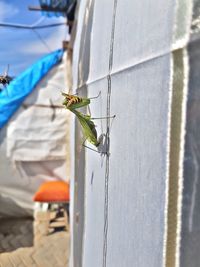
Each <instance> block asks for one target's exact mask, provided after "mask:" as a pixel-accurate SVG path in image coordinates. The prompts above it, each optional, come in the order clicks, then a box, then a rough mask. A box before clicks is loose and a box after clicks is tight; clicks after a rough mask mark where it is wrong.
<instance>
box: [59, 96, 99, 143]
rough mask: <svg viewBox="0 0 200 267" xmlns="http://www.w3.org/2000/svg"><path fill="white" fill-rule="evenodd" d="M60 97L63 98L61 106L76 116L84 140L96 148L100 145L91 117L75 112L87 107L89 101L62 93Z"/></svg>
mask: <svg viewBox="0 0 200 267" xmlns="http://www.w3.org/2000/svg"><path fill="white" fill-rule="evenodd" d="M62 95H63V96H64V97H65V99H64V101H63V105H64V106H65V107H66V108H67V109H68V110H70V111H71V112H73V113H74V114H75V115H76V117H77V119H78V120H79V122H80V124H81V126H82V130H83V134H84V136H85V138H86V140H88V142H90V143H91V144H93V145H94V146H96V147H98V146H99V144H100V143H99V141H98V139H97V131H96V128H95V125H94V122H93V121H92V120H91V116H90V115H85V114H83V113H81V112H79V111H77V110H76V109H77V108H81V107H84V106H87V105H89V104H90V99H89V98H82V97H78V96H74V95H69V94H65V93H62Z"/></svg>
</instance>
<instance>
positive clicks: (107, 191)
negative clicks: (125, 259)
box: [103, 0, 117, 267]
mask: <svg viewBox="0 0 200 267" xmlns="http://www.w3.org/2000/svg"><path fill="white" fill-rule="evenodd" d="M116 10H117V0H115V1H114V11H113V21H112V31H111V41H110V56H109V73H108V76H107V81H108V91H107V117H108V119H107V125H106V126H107V132H106V151H107V154H106V172H105V198H104V239H103V267H106V265H107V262H106V260H107V243H108V238H107V236H108V218H109V217H108V215H109V210H108V202H109V176H110V153H109V152H110V102H111V88H112V84H111V71H112V66H113V45H114V34H115V18H116Z"/></svg>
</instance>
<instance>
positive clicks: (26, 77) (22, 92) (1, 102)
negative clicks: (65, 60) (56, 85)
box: [0, 50, 63, 129]
mask: <svg viewBox="0 0 200 267" xmlns="http://www.w3.org/2000/svg"><path fill="white" fill-rule="evenodd" d="M62 56H63V50H56V51H54V52H52V53H50V54H48V55H46V56H44V57H43V58H42V59H40V60H39V61H38V62H36V63H35V64H33V65H32V66H31V67H29V68H28V69H27V70H25V71H24V72H23V73H22V74H21V75H19V76H18V77H17V78H16V79H14V80H13V81H12V82H11V83H10V84H9V85H8V86H7V88H6V89H5V90H3V91H2V92H1V93H0V129H1V128H3V126H4V125H5V124H6V123H7V122H8V121H9V119H10V118H11V116H12V115H13V114H14V113H15V112H16V110H17V109H18V108H19V107H20V105H21V103H22V102H23V101H24V99H25V98H26V97H27V96H28V95H29V94H30V93H31V92H32V91H33V90H34V88H35V86H36V85H37V84H38V82H39V81H40V80H41V79H42V78H43V77H44V76H45V75H46V74H47V73H48V71H49V70H50V69H51V68H52V67H53V66H54V65H56V64H57V63H58V62H60V61H61V59H62Z"/></svg>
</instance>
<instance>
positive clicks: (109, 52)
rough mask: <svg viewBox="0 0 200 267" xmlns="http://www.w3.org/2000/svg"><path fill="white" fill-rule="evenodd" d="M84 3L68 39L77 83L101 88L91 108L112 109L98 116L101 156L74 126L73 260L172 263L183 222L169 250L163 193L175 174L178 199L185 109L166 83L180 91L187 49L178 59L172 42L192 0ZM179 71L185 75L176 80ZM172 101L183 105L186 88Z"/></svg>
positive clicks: (177, 41)
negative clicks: (173, 147)
mask: <svg viewBox="0 0 200 267" xmlns="http://www.w3.org/2000/svg"><path fill="white" fill-rule="evenodd" d="M83 3H84V4H82V5H80V9H81V10H80V24H78V25H79V27H82V29H81V30H80V29H79V27H78V29H77V38H76V41H77V42H78V44H76V41H75V49H76V50H75V52H76V53H75V52H74V66H73V74H74V81H75V86H74V90H76V91H77V92H78V93H79V94H80V95H88V97H93V96H95V95H98V93H99V91H100V92H101V96H100V97H99V98H98V99H95V100H93V101H91V105H90V109H91V114H92V117H105V116H106V115H111V116H112V115H116V118H115V119H114V120H113V121H112V123H111V124H109V123H106V121H105V120H102V121H95V125H96V129H97V132H98V135H100V134H101V133H102V132H103V133H107V134H108V135H109V137H110V139H109V141H110V143H109V144H110V150H109V155H107V156H104V157H101V155H100V154H98V153H95V152H93V151H91V150H89V149H86V151H85V154H84V150H83V149H82V150H81V148H80V144H81V142H82V141H81V138H80V134H79V131H80V129H79V128H78V127H76V154H75V156H76V158H78V160H76V161H75V177H74V206H73V208H74V210H73V213H74V218H75V219H76V221H75V223H74V226H73V227H74V231H73V237H72V240H73V244H72V246H73V251H74V254H73V255H72V256H73V260H74V262H73V264H74V265H73V266H76V267H78V266H83V267H93V266H96V267H100V266H103V267H106V266H107V267H127V266H137V267H146V266H150V267H157V266H158V267H160V266H165V263H166V259H165V257H166V254H168V255H169V257H168V258H169V259H170V260H171V259H172V261H173V262H174V261H175V258H176V260H177V262H178V259H177V258H178V257H179V254H178V250H179V230H180V229H178V231H177V235H176V232H175V231H174V230H176V229H177V228H179V227H180V221H178V223H177V221H176V222H175V228H174V229H173V230H172V231H173V233H175V234H174V236H172V237H173V238H174V237H175V238H174V239H173V240H172V243H173V246H172V250H171V251H169V250H170V241H171V240H168V239H167V237H166V235H167V234H168V236H170V233H169V232H170V227H172V226H171V225H167V224H168V221H167V213H168V196H169V195H168V194H170V195H171V193H172V195H173V188H172V190H171V188H170V190H169V188H168V183H169V180H173V179H174V180H176V182H177V184H175V185H176V186H177V187H179V188H178V190H177V192H175V194H174V198H179V199H180V196H181V189H182V174H181V171H180V170H181V166H182V163H183V162H182V158H181V155H180V154H181V153H182V151H183V149H182V151H181V153H180V150H181V149H179V148H180V147H181V148H182V147H183V143H184V142H183V138H182V137H183V135H182V133H183V132H182V130H183V127H184V111H183V110H182V109H181V108H180V107H178V108H180V109H178V111H177V110H175V109H172V98H173V97H174V96H173V97H172V91H173V92H174V95H175V97H174V98H176V95H179V91H180V92H182V90H185V91H184V94H185V92H186V87H187V84H186V78H187V70H186V71H185V70H184V71H183V69H184V68H185V65H187V64H186V63H187V62H186V60H185V58H184V64H182V65H181V64H180V65H181V66H177V65H178V64H177V62H176V61H177V60H175V59H176V57H178V59H179V60H180V62H181V63H182V60H183V56H182V54H181V53H180V54H181V55H179V54H178V55H176V51H175V52H173V51H172V50H173V47H174V46H173V45H176V48H177V47H178V45H179V47H178V48H182V47H184V46H185V45H186V44H187V40H188V34H189V27H188V25H189V24H190V15H191V4H190V2H189V1H187V0H185V1H177V2H176V3H175V1H174V0H170V1H167V2H166V1H151V3H150V2H149V1H147V0H142V1H137V0H133V1H128V0H126V1H124V0H112V1H105V0H104V1H93V0H88V1H83ZM177 5H178V7H177ZM83 9H84V11H85V16H84V18H82V16H83ZM185 11H187V12H185ZM176 12H177V13H176ZM176 25H179V26H180V25H182V28H183V29H182V30H180V28H179V27H176ZM181 52H182V51H181ZM174 54H175V55H174ZM174 58H175V59H174ZM173 61H175V66H174V67H173ZM176 64H177V65H176ZM179 67H180V68H179ZM181 68H182V69H181ZM174 70H175V71H174ZM183 73H184V75H185V76H184V75H183ZM181 75H182V76H181ZM177 77H180V80H182V81H183V80H184V83H183V84H182V83H180V84H179V87H176V83H175V81H176V78H177ZM182 78H183V79H182ZM179 89H180V90H179ZM177 90H179V91H178V92H177ZM173 101H174V99H173ZM178 101H179V104H180V106H181V107H184V105H185V101H186V97H185V95H184V96H183V98H181V97H180V99H178ZM178 101H177V102H178ZM173 105H174V103H173ZM176 111H177V112H176ZM171 112H172V114H171ZM176 113H177V114H181V115H180V117H179V118H178V120H177V125H178V127H179V126H180V124H181V125H182V128H181V130H179V129H178V131H177V133H178V134H177V136H178V135H179V134H180V132H181V135H182V136H181V138H180V139H181V140H180V139H179V137H180V136H178V141H177V144H178V146H179V145H180V147H178V153H177V154H176V155H177V158H175V159H176V160H177V161H174V162H173V155H171V154H170V153H169V146H170V142H171V141H174V142H175V141H176V140H177V136H176V133H173V131H172V134H171V132H170V127H171V120H172V119H173V121H174V118H175V120H176ZM181 116H182V117H181ZM171 117H173V118H172V119H171ZM107 130H109V131H107ZM170 138H171V139H173V140H170ZM93 148H94V147H93ZM176 152H177V151H176ZM176 155H175V156H176ZM169 158H170V159H169ZM169 160H171V161H170V163H169ZM170 164H171V165H170ZM174 166H175V169H176V170H178V171H179V173H178V174H177V173H175V177H173V173H170V174H169V172H170V170H171V169H173V167H174ZM170 168H171V169H170ZM168 190H169V191H170V192H168ZM171 191H172V192H171ZM174 203H175V204H177V202H173V204H174ZM175 204H174V206H173V205H172V206H173V208H175V211H174V213H175V215H174V213H173V210H170V213H171V217H173V216H174V218H176V216H179V218H178V219H180V200H179V203H178V204H179V205H175ZM177 206H179V207H178V208H179V210H178V209H177ZM177 214H178V215H177ZM170 222H171V221H170ZM170 222H169V223H170ZM177 224H179V225H178V227H177ZM168 226H169V228H168ZM176 227H177V228H176ZM168 229H169V231H168ZM167 231H168V232H167ZM82 238H83V241H82ZM176 242H177V244H176ZM80 243H81V244H80ZM172 243H171V244H172ZM168 244H169V246H168ZM168 249H169V250H168ZM166 251H167V252H166ZM167 264H168V262H167ZM167 266H175V265H173V264H172V265H170V264H169V265H167ZM177 266H178V265H177Z"/></svg>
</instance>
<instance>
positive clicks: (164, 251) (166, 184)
mask: <svg viewBox="0 0 200 267" xmlns="http://www.w3.org/2000/svg"><path fill="white" fill-rule="evenodd" d="M173 68H174V67H173V55H172V54H171V56H170V83H169V102H168V122H167V129H168V130H167V151H166V152H167V159H166V166H167V167H166V178H165V179H166V183H165V187H166V189H165V212H164V215H165V218H164V220H165V221H164V229H165V231H164V239H163V266H165V265H166V246H167V230H168V225H167V214H168V198H169V166H170V165H169V153H170V130H171V105H172V86H173Z"/></svg>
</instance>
